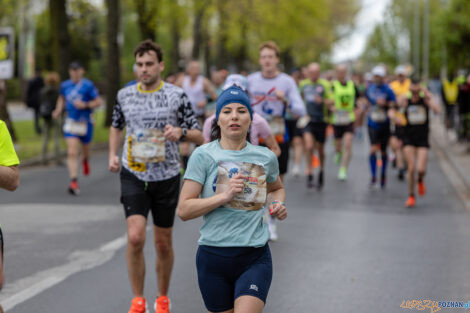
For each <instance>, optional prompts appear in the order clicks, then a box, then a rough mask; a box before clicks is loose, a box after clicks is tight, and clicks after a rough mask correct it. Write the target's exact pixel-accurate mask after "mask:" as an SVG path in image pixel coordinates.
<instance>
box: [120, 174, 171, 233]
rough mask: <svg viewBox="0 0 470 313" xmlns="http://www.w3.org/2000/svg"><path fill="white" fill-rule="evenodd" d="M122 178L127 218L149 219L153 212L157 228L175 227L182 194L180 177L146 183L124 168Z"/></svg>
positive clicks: (123, 202)
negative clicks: (176, 213) (139, 216)
mask: <svg viewBox="0 0 470 313" xmlns="http://www.w3.org/2000/svg"><path fill="white" fill-rule="evenodd" d="M120 178H121V203H122V204H123V206H124V213H125V214H126V218H128V217H129V216H131V215H136V214H138V215H142V216H144V217H145V218H147V216H148V214H149V211H152V217H153V224H154V225H155V226H158V227H163V228H169V227H172V226H173V223H174V220H175V211H176V206H177V204H178V197H179V192H180V175H177V176H175V177H172V178H170V179H167V180H162V181H157V182H144V181H142V180H140V179H138V178H137V177H136V176H135V175H134V174H132V173H131V172H130V171H128V170H127V169H125V168H124V167H123V168H122V170H121V174H120Z"/></svg>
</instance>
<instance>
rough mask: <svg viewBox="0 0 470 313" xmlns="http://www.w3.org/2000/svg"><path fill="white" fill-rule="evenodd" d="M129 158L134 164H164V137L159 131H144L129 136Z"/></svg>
mask: <svg viewBox="0 0 470 313" xmlns="http://www.w3.org/2000/svg"><path fill="white" fill-rule="evenodd" d="M130 137H131V147H130V148H131V158H132V160H133V161H135V162H141V163H156V162H165V137H164V136H163V131H162V130H160V129H144V130H142V131H138V132H135V133H133V134H132V135H130Z"/></svg>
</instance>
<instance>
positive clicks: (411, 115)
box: [407, 105, 427, 125]
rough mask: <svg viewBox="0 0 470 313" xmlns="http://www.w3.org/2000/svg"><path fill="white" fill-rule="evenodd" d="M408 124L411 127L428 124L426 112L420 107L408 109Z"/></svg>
mask: <svg viewBox="0 0 470 313" xmlns="http://www.w3.org/2000/svg"><path fill="white" fill-rule="evenodd" d="M407 110H408V122H409V123H410V125H422V124H424V123H426V118H427V116H426V110H425V109H424V107H422V106H420V105H410V106H409V107H408V109H407Z"/></svg>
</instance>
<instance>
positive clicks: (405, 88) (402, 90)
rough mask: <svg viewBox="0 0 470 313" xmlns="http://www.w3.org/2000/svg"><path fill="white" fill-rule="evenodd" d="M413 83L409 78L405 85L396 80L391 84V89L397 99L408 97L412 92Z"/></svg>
mask: <svg viewBox="0 0 470 313" xmlns="http://www.w3.org/2000/svg"><path fill="white" fill-rule="evenodd" d="M410 85H411V81H410V80H409V79H408V78H407V79H405V81H404V82H403V83H400V81H399V80H394V81H393V82H391V83H390V88H392V90H393V93H394V94H395V97H397V98H398V97H401V96H406V95H408V92H409V91H410Z"/></svg>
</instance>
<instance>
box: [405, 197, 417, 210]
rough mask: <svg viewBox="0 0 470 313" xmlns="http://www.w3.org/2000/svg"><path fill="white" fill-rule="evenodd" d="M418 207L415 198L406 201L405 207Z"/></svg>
mask: <svg viewBox="0 0 470 313" xmlns="http://www.w3.org/2000/svg"><path fill="white" fill-rule="evenodd" d="M415 205H416V200H415V197H414V196H409V197H408V200H406V203H405V206H406V207H407V208H412V207H414V206H415Z"/></svg>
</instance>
